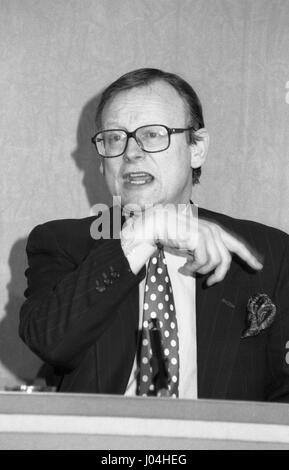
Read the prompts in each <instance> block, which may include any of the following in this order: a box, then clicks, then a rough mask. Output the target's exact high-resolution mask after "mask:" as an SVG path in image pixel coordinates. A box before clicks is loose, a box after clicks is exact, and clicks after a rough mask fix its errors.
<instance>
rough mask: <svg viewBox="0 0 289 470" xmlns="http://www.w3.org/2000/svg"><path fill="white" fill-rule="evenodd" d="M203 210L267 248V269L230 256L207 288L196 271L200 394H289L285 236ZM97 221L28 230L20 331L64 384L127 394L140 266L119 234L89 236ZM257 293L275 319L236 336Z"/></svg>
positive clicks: (274, 397) (288, 246) (288, 241)
mask: <svg viewBox="0 0 289 470" xmlns="http://www.w3.org/2000/svg"><path fill="white" fill-rule="evenodd" d="M199 215H200V216H201V217H203V218H207V219H209V220H212V221H215V222H217V223H219V224H220V225H222V226H223V227H224V228H225V229H227V230H232V231H233V232H234V233H237V234H240V236H241V237H242V238H243V239H245V240H247V242H248V243H249V244H250V245H251V246H253V247H255V248H256V249H257V250H258V252H259V253H262V254H263V255H264V268H263V270H262V271H260V272H253V271H251V270H249V269H248V268H247V267H246V266H244V265H242V263H241V262H240V261H239V260H238V259H234V258H233V260H232V265H231V268H230V270H229V272H228V274H227V276H226V278H225V279H224V281H222V282H221V283H218V284H216V285H214V286H212V287H209V288H207V287H206V286H205V282H204V281H205V279H206V276H203V277H197V280H196V282H197V284H196V297H197V299H196V314H197V360H198V396H199V398H214V399H235V400H256V401H258V400H262V401H267V400H269V401H285V402H286V401H289V365H288V364H287V362H286V353H287V351H286V345H287V342H288V341H289V264H288V259H289V255H288V250H289V236H288V235H286V234H285V233H283V232H281V231H279V230H276V229H273V228H270V227H266V226H264V225H261V224H257V223H255V222H249V221H241V220H237V219H232V218H230V217H227V216H225V215H221V214H216V213H213V212H210V211H206V210H203V209H200V210H199ZM93 220H94V218H91V217H90V218H86V219H80V220H74V219H71V220H60V221H52V222H48V223H46V224H43V225H40V226H38V227H36V228H35V229H34V230H33V231H32V232H31V234H30V236H29V239H28V244H27V254H28V260H29V268H28V270H27V272H26V275H27V279H28V288H27V290H26V291H25V296H26V297H27V300H26V301H25V302H24V304H23V306H22V308H21V312H20V328H19V331H20V336H21V338H22V339H23V340H24V341H25V343H26V344H27V345H28V346H29V347H30V348H31V349H32V350H33V351H34V352H35V353H36V354H37V355H38V356H39V357H40V358H41V359H42V360H43V361H44V362H46V363H48V364H50V365H52V366H53V368H54V373H55V378H56V379H57V381H58V387H59V390H60V391H63V392H83V393H110V394H123V393H124V392H125V389H126V385H127V382H128V379H129V375H130V372H131V369H132V365H133V360H134V355H135V352H136V343H137V327H138V315H139V311H138V284H139V282H140V280H142V279H143V278H144V276H145V268H143V269H142V270H141V271H140V272H139V274H138V275H134V274H133V273H132V272H131V270H130V268H129V264H128V262H127V260H126V258H125V256H124V254H123V252H122V249H121V246H120V242H119V240H98V241H96V240H93V239H92V238H91V237H90V231H89V229H90V225H91V223H92V221H93ZM262 292H264V293H266V294H267V295H269V297H270V298H271V299H272V301H273V302H274V303H275V304H276V306H277V315H276V318H275V321H274V323H273V325H272V326H271V327H270V328H268V329H267V330H264V331H262V332H261V333H260V334H259V335H258V336H256V337H252V338H245V339H241V335H242V332H243V330H244V328H245V327H246V318H247V312H246V305H247V302H248V299H249V297H250V296H251V295H253V294H255V293H262ZM288 348H289V343H288ZM288 356H289V354H288V355H287V359H288ZM288 362H289V360H288Z"/></svg>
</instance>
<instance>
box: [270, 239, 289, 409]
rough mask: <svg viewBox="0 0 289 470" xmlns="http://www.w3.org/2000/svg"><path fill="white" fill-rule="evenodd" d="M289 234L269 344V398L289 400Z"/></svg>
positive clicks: (280, 272)
mask: <svg viewBox="0 0 289 470" xmlns="http://www.w3.org/2000/svg"><path fill="white" fill-rule="evenodd" d="M288 240H289V237H287V236H286V242H287V243H286V249H285V252H284V255H283V259H282V263H281V268H280V270H279V274H278V279H277V287H276V291H275V295H274V303H275V304H276V308H277V313H276V318H275V321H274V323H273V325H272V327H271V328H270V329H269V337H268V343H267V363H268V386H267V397H266V399H267V400H268V401H273V402H278V401H279V402H286V403H289V241H288Z"/></svg>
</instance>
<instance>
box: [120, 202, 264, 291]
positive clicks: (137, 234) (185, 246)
mask: <svg viewBox="0 0 289 470" xmlns="http://www.w3.org/2000/svg"><path fill="white" fill-rule="evenodd" d="M122 235H123V239H124V240H125V242H124V245H125V243H126V245H127V246H129V247H130V248H129V250H128V251H130V250H131V251H130V253H129V254H128V259H129V258H130V259H129V261H131V260H132V259H133V258H134V259H133V261H132V264H133V271H134V272H138V271H139V270H140V269H141V267H142V266H143V265H144V264H145V262H146V261H147V259H148V258H149V257H150V256H151V255H152V253H153V252H154V250H155V247H156V244H157V243H158V242H160V243H162V244H163V245H164V246H165V247H166V246H167V247H170V248H175V249H177V250H181V251H185V252H186V253H187V255H188V257H187V262H186V263H185V266H184V267H185V269H186V271H187V272H188V273H191V274H193V273H199V274H208V273H210V272H212V274H211V275H210V276H209V277H208V279H207V285H209V286H210V285H213V284H215V283H216V282H220V281H222V280H223V279H224V277H225V276H226V273H227V272H228V270H229V268H230V264H231V260H232V255H233V254H235V255H237V256H238V257H239V258H240V259H241V260H243V261H244V262H245V263H247V264H248V265H249V266H250V267H251V268H252V269H255V270H259V269H262V264H261V263H260V262H259V261H258V260H257V258H256V256H255V255H254V254H253V252H252V250H250V249H249V248H248V247H247V246H246V244H245V243H244V242H243V241H240V239H238V238H237V236H234V235H232V234H230V233H229V232H227V231H226V230H224V229H223V228H222V227H220V226H219V225H217V224H216V223H214V222H210V221H207V220H203V219H200V218H198V217H197V216H196V215H194V211H192V208H191V207H189V206H183V207H182V208H181V207H178V208H175V207H174V206H172V205H166V206H156V207H153V208H150V209H148V210H147V211H145V212H144V213H141V214H138V215H135V216H134V217H132V218H130V219H128V220H127V222H126V224H125V226H124V228H123V230H122ZM135 249H137V251H136V252H135V253H137V255H133V254H132V253H133V251H134V250H135ZM131 254H132V256H131Z"/></svg>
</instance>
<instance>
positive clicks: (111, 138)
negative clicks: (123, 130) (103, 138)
mask: <svg viewBox="0 0 289 470" xmlns="http://www.w3.org/2000/svg"><path fill="white" fill-rule="evenodd" d="M120 140H121V135H120V134H110V135H109V136H108V142H109V143H110V144H115V143H116V142H119V141H120Z"/></svg>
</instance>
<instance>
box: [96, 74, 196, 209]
mask: <svg viewBox="0 0 289 470" xmlns="http://www.w3.org/2000/svg"><path fill="white" fill-rule="evenodd" d="M148 124H164V125H165V126H167V127H182V128H186V127H188V118H187V111H186V108H185V104H184V102H183V100H182V98H181V97H180V96H179V94H178V93H177V91H176V90H175V89H174V88H173V87H172V86H171V85H169V84H167V83H166V82H163V81H159V82H155V83H153V84H151V85H148V86H144V87H138V88H134V89H131V90H127V91H122V92H120V93H119V94H117V95H116V96H115V97H114V98H113V99H112V100H111V101H109V102H108V103H107V105H106V106H105V107H104V110H103V113H102V129H125V130H127V131H130V132H132V131H134V130H135V129H136V128H138V127H140V126H144V125H148ZM191 150H192V147H191V146H190V145H189V144H188V136H187V135H186V133H182V134H175V135H172V136H171V144H170V147H169V148H168V149H167V150H165V151H162V152H157V153H147V152H144V151H143V150H142V149H141V148H140V147H139V145H138V144H137V142H136V141H135V139H134V138H130V139H129V141H128V146H127V149H126V151H125V153H124V154H123V155H121V156H119V157H115V158H110V159H104V161H103V166H102V167H101V170H102V172H103V174H104V176H105V179H106V183H107V185H108V188H109V190H110V192H111V194H112V195H114V196H120V197H121V204H122V205H127V204H137V205H138V206H140V207H141V209H144V208H145V206H147V205H155V204H166V203H174V204H184V203H188V202H189V200H190V197H191V190H192V172H191Z"/></svg>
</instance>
